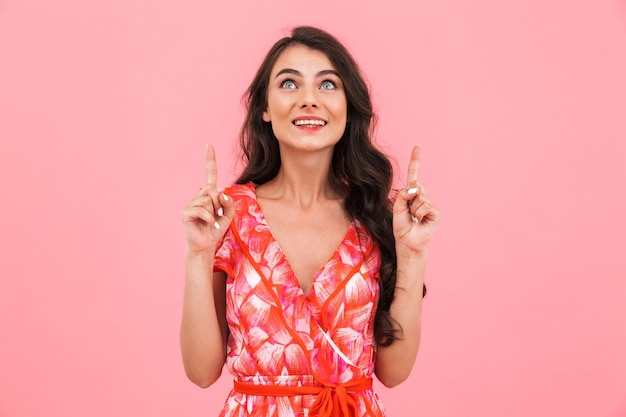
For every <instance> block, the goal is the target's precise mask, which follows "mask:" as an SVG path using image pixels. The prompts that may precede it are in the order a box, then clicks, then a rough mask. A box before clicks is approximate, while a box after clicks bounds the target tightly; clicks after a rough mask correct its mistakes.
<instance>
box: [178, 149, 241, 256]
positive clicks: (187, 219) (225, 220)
mask: <svg viewBox="0 0 626 417" xmlns="http://www.w3.org/2000/svg"><path fill="white" fill-rule="evenodd" d="M234 213H235V206H234V204H233V200H232V198H230V197H228V196H227V195H226V194H223V193H220V192H219V191H218V189H217V163H216V162H215V150H214V149H213V146H211V145H207V148H206V184H205V186H204V187H202V188H201V189H200V191H198V193H197V194H196V195H194V196H193V198H192V199H191V200H190V201H189V202H188V203H187V204H186V205H185V208H183V211H182V213H181V217H182V220H183V224H184V226H185V235H186V237H187V250H188V251H190V252H192V253H195V254H203V253H207V252H209V253H210V254H211V255H213V254H214V252H215V249H216V246H217V244H218V242H219V241H220V239H221V238H222V237H223V236H224V234H225V233H226V229H227V228H228V225H229V224H230V222H231V220H232V218H233V215H234Z"/></svg>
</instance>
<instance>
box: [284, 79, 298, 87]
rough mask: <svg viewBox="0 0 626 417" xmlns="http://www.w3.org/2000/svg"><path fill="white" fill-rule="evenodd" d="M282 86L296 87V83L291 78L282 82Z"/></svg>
mask: <svg viewBox="0 0 626 417" xmlns="http://www.w3.org/2000/svg"><path fill="white" fill-rule="evenodd" d="M280 87H281V88H296V83H294V82H293V81H291V80H285V81H283V82H282V83H280Z"/></svg>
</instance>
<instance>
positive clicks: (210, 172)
mask: <svg viewBox="0 0 626 417" xmlns="http://www.w3.org/2000/svg"><path fill="white" fill-rule="evenodd" d="M206 183H207V185H217V162H215V149H213V145H209V144H207V145H206Z"/></svg>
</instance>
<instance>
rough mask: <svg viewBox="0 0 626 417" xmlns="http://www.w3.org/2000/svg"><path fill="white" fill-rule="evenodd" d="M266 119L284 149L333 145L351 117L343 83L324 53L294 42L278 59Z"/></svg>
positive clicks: (270, 87)
mask: <svg viewBox="0 0 626 417" xmlns="http://www.w3.org/2000/svg"><path fill="white" fill-rule="evenodd" d="M263 120H264V121H266V122H271V123H272V130H273V131H274V135H275V136H276V138H277V139H278V142H279V144H280V146H281V148H282V149H285V147H290V148H295V149H299V150H309V151H313V150H319V149H327V148H332V147H334V145H335V144H336V143H337V142H338V141H339V139H341V136H342V135H343V133H344V131H345V129H346V120H347V101H346V94H345V92H344V89H343V83H342V82H341V79H340V78H339V75H338V74H337V71H336V69H335V67H334V66H333V64H332V63H331V62H330V60H329V59H328V57H327V56H326V54H324V53H323V52H320V51H317V50H314V49H310V48H307V47H305V46H302V45H294V46H290V47H288V48H287V49H285V50H284V51H283V52H282V53H281V55H280V56H279V57H278V59H277V60H276V63H275V64H274V67H273V68H272V73H271V75H270V80H269V86H268V93H267V109H266V110H265V111H264V112H263Z"/></svg>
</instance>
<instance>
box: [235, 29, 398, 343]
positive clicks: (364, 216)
mask: <svg viewBox="0 0 626 417" xmlns="http://www.w3.org/2000/svg"><path fill="white" fill-rule="evenodd" d="M293 45H303V46H306V47H308V48H310V49H314V50H317V51H321V52H323V53H324V54H326V56H327V57H328V59H329V60H330V62H332V64H333V65H334V66H335V69H336V70H337V73H338V74H339V77H340V78H341V81H342V82H343V85H344V91H345V94H346V99H347V105H348V108H347V120H348V123H347V125H346V129H345V132H344V134H343V136H342V137H341V139H340V140H339V142H338V143H337V144H336V145H335V149H334V152H333V160H332V166H331V172H330V173H329V181H330V184H331V186H333V187H335V189H336V190H337V191H340V192H345V190H346V189H347V194H346V196H345V200H344V209H345V211H346V213H347V214H348V215H349V216H350V218H352V219H358V220H359V221H360V222H361V223H362V224H363V225H364V226H365V227H366V228H367V229H368V230H369V232H370V233H371V234H372V236H373V238H374V240H375V241H376V243H377V244H378V247H379V250H380V255H381V265H380V270H379V276H380V300H379V302H378V308H377V310H376V318H375V324H374V335H375V339H376V343H378V344H379V345H381V346H388V345H390V344H391V343H393V341H394V340H396V339H397V338H398V333H401V330H402V329H400V328H399V325H398V323H397V322H395V321H394V320H393V318H392V317H391V315H390V314H389V307H390V305H391V302H392V300H393V297H394V292H395V286H396V251H395V239H394V236H393V228H392V213H391V206H390V203H389V192H390V189H391V183H392V180H393V169H392V167H391V163H390V162H389V159H387V157H386V156H385V155H384V154H382V153H381V152H380V151H378V150H377V149H376V148H375V147H374V145H373V143H372V137H373V134H374V128H375V124H376V115H375V114H374V110H373V108H372V101H371V99H370V94H369V90H368V87H367V84H366V83H365V80H364V79H363V76H362V75H361V72H360V70H359V67H358V65H357V64H356V62H355V61H354V59H353V58H352V56H351V55H350V53H349V52H348V51H347V50H346V48H345V47H344V46H343V45H342V44H341V43H340V42H339V41H338V40H337V39H335V38H334V37H333V36H332V35H330V34H329V33H327V32H325V31H323V30H320V29H317V28H314V27H308V26H302V27H297V28H295V29H293V31H292V33H291V36H290V37H284V38H282V39H280V40H279V41H278V42H276V43H275V44H274V46H272V48H271V49H270V51H269V52H268V53H267V55H266V57H265V60H264V61H263V63H262V64H261V67H260V68H259V70H258V71H257V73H256V76H255V77H254V80H253V81H252V83H251V84H250V87H249V88H248V90H247V91H246V94H245V96H244V104H245V106H246V108H247V114H246V118H245V120H244V124H243V127H242V129H241V135H240V141H241V148H242V150H243V156H244V162H246V161H247V164H246V166H245V168H244V170H243V172H242V174H241V176H240V177H239V178H238V179H237V181H236V182H237V183H239V184H244V183H246V182H250V181H251V182H253V183H255V184H264V183H266V182H268V181H269V180H271V179H273V178H274V177H275V176H276V175H277V173H278V171H279V169H280V166H281V161H280V152H279V149H278V142H277V140H276V138H275V136H274V133H273V131H272V126H271V124H270V123H267V122H265V121H263V112H264V111H265V109H266V108H267V89H268V84H269V80H270V73H271V71H272V68H273V67H274V64H275V63H276V60H277V59H278V57H279V56H280V54H281V53H282V52H283V51H284V50H285V49H286V48H287V47H289V46H293Z"/></svg>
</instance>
